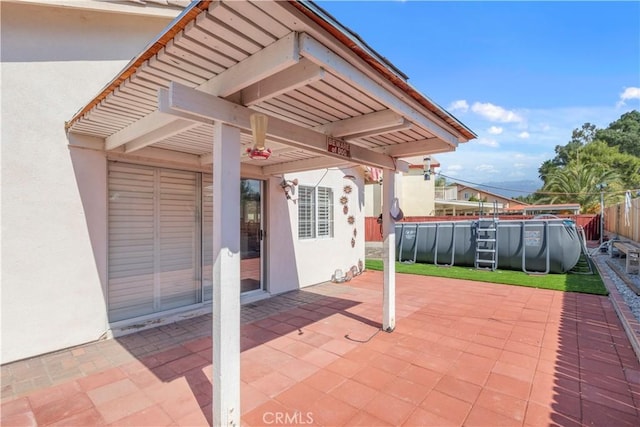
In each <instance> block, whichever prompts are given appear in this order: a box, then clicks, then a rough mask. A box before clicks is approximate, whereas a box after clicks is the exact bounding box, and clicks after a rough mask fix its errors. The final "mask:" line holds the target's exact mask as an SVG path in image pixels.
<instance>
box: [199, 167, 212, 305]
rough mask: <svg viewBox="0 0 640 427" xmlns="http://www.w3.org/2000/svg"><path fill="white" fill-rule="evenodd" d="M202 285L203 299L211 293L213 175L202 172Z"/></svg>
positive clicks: (207, 298)
mask: <svg viewBox="0 0 640 427" xmlns="http://www.w3.org/2000/svg"><path fill="white" fill-rule="evenodd" d="M202 287H203V298H204V301H210V300H211V299H212V295H213V176H212V175H210V174H202Z"/></svg>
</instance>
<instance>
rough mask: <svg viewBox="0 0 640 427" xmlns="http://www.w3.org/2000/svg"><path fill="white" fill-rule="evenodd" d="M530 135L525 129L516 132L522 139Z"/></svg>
mask: <svg viewBox="0 0 640 427" xmlns="http://www.w3.org/2000/svg"><path fill="white" fill-rule="evenodd" d="M530 136H531V135H530V134H529V132H527V131H524V132H520V133H519V134H518V138H522V139H527V138H529V137H530Z"/></svg>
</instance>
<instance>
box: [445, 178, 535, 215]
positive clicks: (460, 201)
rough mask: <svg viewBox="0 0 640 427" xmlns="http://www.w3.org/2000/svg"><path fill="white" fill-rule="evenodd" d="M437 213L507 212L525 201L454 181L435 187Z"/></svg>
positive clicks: (476, 213) (473, 213)
mask: <svg viewBox="0 0 640 427" xmlns="http://www.w3.org/2000/svg"><path fill="white" fill-rule="evenodd" d="M435 194H436V196H435V199H436V201H435V206H436V207H435V212H436V213H435V215H436V216H448V215H453V216H456V215H479V214H480V213H481V212H482V213H484V214H486V213H493V212H494V207H495V208H497V211H498V213H503V212H506V211H507V210H508V209H509V207H510V206H514V205H518V206H522V205H523V203H522V202H520V201H518V200H514V199H511V198H508V197H504V196H501V195H499V194H495V193H492V192H490V191H486V190H481V189H478V188H474V187H470V186H468V185H463V184H458V183H452V184H448V185H447V186H445V187H439V188H436V189H435Z"/></svg>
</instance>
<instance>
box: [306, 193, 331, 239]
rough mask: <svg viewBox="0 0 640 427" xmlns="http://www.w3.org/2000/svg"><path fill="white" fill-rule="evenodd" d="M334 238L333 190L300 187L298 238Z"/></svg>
mask: <svg viewBox="0 0 640 427" xmlns="http://www.w3.org/2000/svg"><path fill="white" fill-rule="evenodd" d="M316 237H333V190H332V189H331V188H327V187H317V188H316V187H304V186H300V187H298V238H300V239H314V238H316Z"/></svg>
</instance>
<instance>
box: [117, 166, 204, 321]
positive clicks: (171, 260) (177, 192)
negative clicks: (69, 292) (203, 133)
mask: <svg viewBox="0 0 640 427" xmlns="http://www.w3.org/2000/svg"><path fill="white" fill-rule="evenodd" d="M199 210H200V175H199V174H197V173H194V172H186V171H178V170H171V169H160V168H152V167H146V166H138V165H131V164H126V163H111V164H110V165H109V284H108V301H109V320H110V321H112V322H114V321H119V320H124V319H130V318H134V317H138V316H143V315H147V314H151V313H156V312H161V311H166V310H171V309H173V308H177V307H183V306H188V305H191V304H195V303H197V302H200V301H201V298H202V295H201V285H200V233H199V231H200V227H199Z"/></svg>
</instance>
